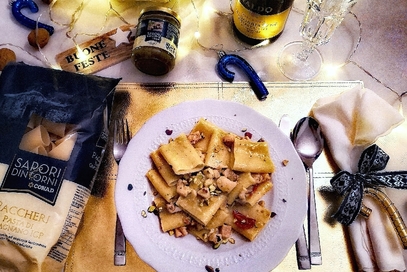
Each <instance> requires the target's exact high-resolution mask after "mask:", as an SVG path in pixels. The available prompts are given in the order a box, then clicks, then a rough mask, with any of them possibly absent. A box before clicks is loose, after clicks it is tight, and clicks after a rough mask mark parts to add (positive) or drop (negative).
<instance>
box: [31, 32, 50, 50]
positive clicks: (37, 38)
mask: <svg viewBox="0 0 407 272" xmlns="http://www.w3.org/2000/svg"><path fill="white" fill-rule="evenodd" d="M49 38H50V35H49V32H48V30H46V29H45V28H38V29H33V30H32V31H31V32H30V34H28V43H29V44H30V45H31V46H32V47H35V48H38V46H39V47H40V48H43V47H44V46H46V45H47V44H48V41H49Z"/></svg>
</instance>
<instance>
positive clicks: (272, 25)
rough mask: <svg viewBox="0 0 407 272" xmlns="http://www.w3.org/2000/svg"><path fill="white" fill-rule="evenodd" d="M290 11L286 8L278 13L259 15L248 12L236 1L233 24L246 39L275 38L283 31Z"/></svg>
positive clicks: (289, 8)
mask: <svg viewBox="0 0 407 272" xmlns="http://www.w3.org/2000/svg"><path fill="white" fill-rule="evenodd" d="M290 10H291V7H288V8H287V9H286V10H284V11H282V12H280V13H276V14H272V15H261V14H258V13H255V12H253V11H250V10H249V9H247V8H246V7H244V6H243V5H242V4H241V3H240V2H239V1H236V6H235V9H234V12H233V22H234V24H235V26H236V28H237V29H238V30H239V31H240V32H241V33H242V34H243V35H245V36H246V37H249V38H252V39H256V40H266V39H270V38H272V37H274V36H277V35H278V34H280V32H281V31H283V29H284V26H285V22H286V20H287V17H288V15H289V13H290Z"/></svg>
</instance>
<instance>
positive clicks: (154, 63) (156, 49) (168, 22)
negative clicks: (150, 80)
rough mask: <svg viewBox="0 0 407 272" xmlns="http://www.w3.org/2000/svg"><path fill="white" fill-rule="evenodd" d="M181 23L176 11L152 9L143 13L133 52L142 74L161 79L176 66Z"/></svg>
mask: <svg viewBox="0 0 407 272" xmlns="http://www.w3.org/2000/svg"><path fill="white" fill-rule="evenodd" d="M180 28H181V19H180V17H179V16H178V15H177V13H175V12H174V11H173V10H171V9H169V8H164V7H150V8H146V9H144V10H142V11H141V13H140V18H139V21H138V24H137V30H136V36H135V40H134V45H133V51H132V60H133V62H134V65H135V66H136V67H137V69H139V70H140V71H142V72H144V73H146V74H150V75H155V76H160V75H164V74H166V73H168V72H170V71H171V70H172V69H173V68H174V66H175V59H176V56H177V50H178V41H179V35H180Z"/></svg>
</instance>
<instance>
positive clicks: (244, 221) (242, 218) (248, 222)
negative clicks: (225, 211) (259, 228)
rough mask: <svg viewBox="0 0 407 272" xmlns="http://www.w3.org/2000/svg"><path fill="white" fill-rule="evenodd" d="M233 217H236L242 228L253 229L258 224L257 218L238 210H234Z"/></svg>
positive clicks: (236, 222)
mask: <svg viewBox="0 0 407 272" xmlns="http://www.w3.org/2000/svg"><path fill="white" fill-rule="evenodd" d="M233 217H234V219H235V220H234V221H235V224H236V226H237V227H238V228H240V229H245V230H246V229H251V228H253V227H254V226H255V225H256V219H253V218H250V217H247V216H246V215H244V214H242V213H240V212H238V211H235V210H234V211H233Z"/></svg>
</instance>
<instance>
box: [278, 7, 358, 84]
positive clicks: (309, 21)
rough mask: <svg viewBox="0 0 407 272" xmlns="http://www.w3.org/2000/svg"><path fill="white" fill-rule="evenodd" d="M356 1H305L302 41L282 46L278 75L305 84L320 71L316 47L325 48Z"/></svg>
mask: <svg viewBox="0 0 407 272" xmlns="http://www.w3.org/2000/svg"><path fill="white" fill-rule="evenodd" d="M356 2H357V0H307V5H306V8H305V14H304V18H303V20H302V23H301V26H300V34H301V36H302V38H303V40H302V41H295V42H291V43H288V44H287V45H285V46H284V48H283V50H282V51H281V53H280V55H279V57H278V67H279V69H280V71H281V72H282V73H283V74H284V75H285V76H286V77H287V78H289V79H291V80H309V79H312V78H314V77H315V76H316V75H317V74H318V73H319V71H320V69H321V66H322V63H323V58H322V56H321V53H320V52H319V51H318V49H317V46H320V45H323V44H326V43H327V42H329V40H330V39H331V36H332V35H333V33H334V32H335V30H336V28H337V27H338V26H339V25H340V24H341V23H342V21H343V19H344V18H345V16H346V15H347V14H348V13H349V11H350V10H351V8H352V7H353V6H354V5H355V4H356Z"/></svg>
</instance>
